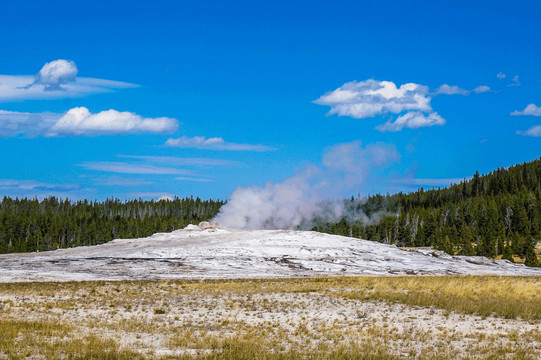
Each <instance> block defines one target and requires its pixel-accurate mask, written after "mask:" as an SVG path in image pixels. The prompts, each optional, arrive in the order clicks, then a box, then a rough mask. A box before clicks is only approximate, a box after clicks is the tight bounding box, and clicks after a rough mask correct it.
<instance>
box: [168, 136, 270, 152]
mask: <svg viewBox="0 0 541 360" xmlns="http://www.w3.org/2000/svg"><path fill="white" fill-rule="evenodd" d="M165 145H166V146H171V147H180V148H196V149H207V150H229V151H272V150H274V149H273V148H272V147H269V146H266V145H253V144H238V143H232V142H226V141H225V140H224V139H223V138H221V137H213V138H206V137H204V136H194V137H188V136H182V137H181V138H177V139H168V140H167V141H166V142H165Z"/></svg>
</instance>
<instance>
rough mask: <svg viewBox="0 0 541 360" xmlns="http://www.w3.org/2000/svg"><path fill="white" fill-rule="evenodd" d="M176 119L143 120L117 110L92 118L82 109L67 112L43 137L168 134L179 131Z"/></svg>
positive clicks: (137, 116) (92, 115)
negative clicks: (144, 133)
mask: <svg viewBox="0 0 541 360" xmlns="http://www.w3.org/2000/svg"><path fill="white" fill-rule="evenodd" d="M178 125H179V124H178V121H177V120H176V119H172V118H167V117H159V118H143V117H141V116H139V115H137V114H134V113H131V112H127V111H123V112H119V111H116V110H113V109H111V110H107V111H102V112H99V113H97V114H92V113H91V112H90V111H89V110H88V109H87V108H85V107H78V108H73V109H70V110H69V111H68V112H67V113H66V114H65V115H64V116H62V117H61V118H60V119H59V120H58V121H57V122H56V123H55V124H54V125H53V126H51V127H50V128H49V129H48V130H47V132H46V133H45V136H63V135H64V136H65V135H68V136H70V135H71V136H83V135H111V134H133V133H143V132H148V133H170V132H173V131H175V130H176V129H177V128H178Z"/></svg>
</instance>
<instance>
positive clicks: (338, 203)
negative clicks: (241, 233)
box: [214, 141, 400, 229]
mask: <svg viewBox="0 0 541 360" xmlns="http://www.w3.org/2000/svg"><path fill="white" fill-rule="evenodd" d="M399 159H400V154H399V153H398V152H397V150H396V149H395V148H394V146H392V145H387V144H375V145H367V146H364V147H363V146H362V144H361V142H360V141H354V142H351V143H345V144H338V145H334V146H332V147H329V148H328V149H326V151H325V152H324V154H323V158H322V162H321V166H319V167H317V166H314V165H309V166H306V167H304V168H302V169H300V170H299V171H297V173H296V174H295V175H294V176H292V177H290V178H287V179H286V180H284V181H282V182H280V183H272V182H268V183H267V184H266V185H265V186H264V187H260V186H251V187H240V188H238V189H237V190H235V192H233V194H232V195H231V198H230V199H229V201H228V202H227V204H226V205H224V206H222V208H221V209H220V212H219V214H218V215H217V216H216V218H215V219H214V220H215V221H217V222H219V223H221V224H222V225H224V226H227V227H233V228H247V229H293V228H298V227H302V228H309V227H311V225H312V222H313V220H314V219H321V220H323V221H337V220H339V219H340V218H342V217H345V218H347V219H348V220H360V221H363V222H367V221H369V219H368V217H367V216H366V215H364V213H362V211H360V210H359V209H358V207H356V206H346V203H345V202H344V201H342V200H328V199H332V198H335V199H336V198H337V197H342V196H344V194H345V192H348V191H352V190H353V189H354V188H355V187H357V186H360V185H362V184H363V183H365V181H366V180H367V179H368V177H369V176H371V173H372V170H374V169H375V168H380V167H385V166H387V165H388V164H390V163H393V162H397V161H399ZM350 205H351V204H350Z"/></svg>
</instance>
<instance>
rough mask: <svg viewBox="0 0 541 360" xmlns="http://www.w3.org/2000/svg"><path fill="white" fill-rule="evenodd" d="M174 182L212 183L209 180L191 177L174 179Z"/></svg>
mask: <svg viewBox="0 0 541 360" xmlns="http://www.w3.org/2000/svg"><path fill="white" fill-rule="evenodd" d="M175 180H181V181H195V182H213V181H214V180H211V179H204V178H191V177H176V178H175Z"/></svg>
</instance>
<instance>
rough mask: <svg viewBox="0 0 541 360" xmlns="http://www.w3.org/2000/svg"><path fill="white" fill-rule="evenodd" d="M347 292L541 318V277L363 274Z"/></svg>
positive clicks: (460, 309) (359, 296)
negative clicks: (366, 275) (383, 275)
mask: <svg viewBox="0 0 541 360" xmlns="http://www.w3.org/2000/svg"><path fill="white" fill-rule="evenodd" d="M358 281H359V288H358V289H356V290H353V291H350V292H349V293H347V294H345V296H347V297H350V298H356V299H371V300H386V301H391V302H399V303H402V304H406V305H417V306H423V307H430V306H433V307H436V308H440V309H445V310H449V311H454V312H459V313H463V314H477V315H481V316H490V315H494V316H499V317H504V318H519V317H520V318H522V319H526V320H534V319H535V320H539V319H541V278H539V277H498V276H445V277H396V278H392V277H386V278H383V277H378V278H366V277H363V278H359V280H358Z"/></svg>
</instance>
